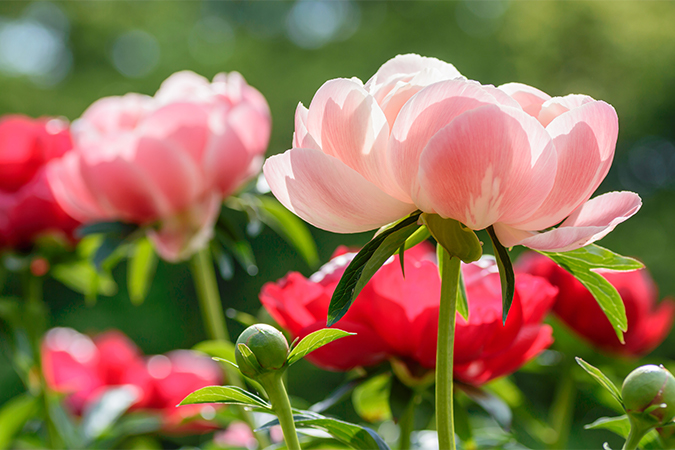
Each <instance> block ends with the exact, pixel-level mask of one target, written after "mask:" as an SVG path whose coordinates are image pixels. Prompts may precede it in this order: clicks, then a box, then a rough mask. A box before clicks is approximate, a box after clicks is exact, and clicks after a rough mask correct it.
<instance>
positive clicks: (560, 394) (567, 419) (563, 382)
mask: <svg viewBox="0 0 675 450" xmlns="http://www.w3.org/2000/svg"><path fill="white" fill-rule="evenodd" d="M563 364H564V366H563V368H562V373H561V374H560V375H561V376H560V381H559V382H558V385H557V387H556V392H555V397H554V399H553V404H552V405H551V409H550V411H549V424H550V425H551V427H552V428H553V429H554V430H555V432H556V439H555V441H554V442H551V443H550V444H549V445H548V448H550V449H556V448H567V439H568V437H569V432H570V426H571V424H572V415H573V413H574V399H575V398H576V394H577V390H576V386H575V384H574V377H573V376H572V371H571V369H572V366H571V364H570V363H569V362H568V361H565V362H564V363H563Z"/></svg>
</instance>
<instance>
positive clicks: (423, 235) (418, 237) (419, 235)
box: [405, 225, 431, 250]
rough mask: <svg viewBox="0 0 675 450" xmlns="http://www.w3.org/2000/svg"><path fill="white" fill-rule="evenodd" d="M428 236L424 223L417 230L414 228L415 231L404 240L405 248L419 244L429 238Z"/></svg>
mask: <svg viewBox="0 0 675 450" xmlns="http://www.w3.org/2000/svg"><path fill="white" fill-rule="evenodd" d="M429 237H431V233H430V232H429V228H427V226H426V225H422V226H421V227H419V228H418V229H417V230H415V232H414V233H413V234H411V235H410V237H409V238H408V239H406V240H405V249H406V250H408V249H409V248H413V247H414V246H416V245H417V244H420V243H422V242H423V241H426V240H427V239H429Z"/></svg>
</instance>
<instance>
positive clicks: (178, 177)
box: [49, 71, 271, 261]
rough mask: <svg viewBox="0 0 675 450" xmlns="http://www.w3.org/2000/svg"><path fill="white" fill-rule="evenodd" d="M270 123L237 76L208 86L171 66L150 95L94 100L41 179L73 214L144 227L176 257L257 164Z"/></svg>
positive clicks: (189, 248)
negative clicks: (170, 72) (65, 150)
mask: <svg viewBox="0 0 675 450" xmlns="http://www.w3.org/2000/svg"><path fill="white" fill-rule="evenodd" d="M270 126H271V119H270V113H269V108H268V106H267V103H266V101H265V99H264V97H263V96H262V95H261V94H260V93H259V92H258V91H257V90H256V89H254V88H252V87H251V86H249V85H247V84H246V82H245V81H244V79H243V77H242V76H241V75H239V74H238V73H236V72H233V73H230V74H228V75H226V74H219V75H216V77H215V78H214V80H213V83H209V82H208V80H206V79H205V78H203V77H201V76H199V75H197V74H195V73H192V72H187V71H185V72H178V73H175V74H173V75H172V76H171V77H169V78H168V79H167V80H166V81H164V83H163V84H162V86H161V87H160V89H159V90H158V91H157V93H156V94H155V96H154V97H148V96H144V95H139V94H127V95H125V96H123V97H107V98H103V99H100V100H98V101H96V102H94V104H92V105H91V106H90V107H89V108H88V109H87V110H86V111H85V112H84V114H83V115H82V117H81V118H80V119H78V120H77V121H76V122H75V123H74V124H73V137H74V145H75V148H74V150H73V151H71V152H69V153H68V154H67V155H66V156H65V157H64V159H63V161H61V162H60V163H58V164H54V165H52V167H50V171H49V182H50V185H51V188H52V190H53V192H54V195H55V196H56V198H57V200H58V201H59V203H60V204H61V205H62V206H63V208H64V209H65V210H66V211H68V213H69V214H71V215H72V216H73V217H76V218H78V219H79V220H81V221H84V222H90V221H107V220H121V221H125V222H131V223H136V224H139V225H152V227H153V228H152V230H151V231H150V232H149V236H150V238H151V239H152V241H153V242H154V244H155V246H156V248H157V250H158V252H159V253H160V255H161V256H162V257H163V258H164V259H167V260H170V261H176V260H180V259H185V258H187V257H189V256H190V255H191V254H192V253H194V252H195V251H196V250H197V249H199V248H201V247H202V246H204V245H205V244H206V242H208V240H209V239H210V237H211V234H212V228H213V223H214V222H215V220H216V217H217V214H218V212H219V210H220V204H221V202H222V200H223V198H224V197H227V196H228V195H230V194H232V193H233V192H234V191H235V190H236V189H237V188H238V187H239V186H241V185H242V183H244V182H246V181H247V180H248V179H250V178H251V177H252V176H253V175H255V174H256V173H257V171H258V170H259V169H260V165H261V164H262V158H263V154H264V152H265V149H266V147H267V142H268V140H269V135H270Z"/></svg>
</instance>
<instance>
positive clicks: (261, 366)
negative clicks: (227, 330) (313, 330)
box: [234, 324, 288, 378]
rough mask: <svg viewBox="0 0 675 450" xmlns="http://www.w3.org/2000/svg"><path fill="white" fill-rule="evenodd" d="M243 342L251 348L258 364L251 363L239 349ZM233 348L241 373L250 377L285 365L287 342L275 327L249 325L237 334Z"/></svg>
mask: <svg viewBox="0 0 675 450" xmlns="http://www.w3.org/2000/svg"><path fill="white" fill-rule="evenodd" d="M240 344H244V345H245V346H246V347H248V348H249V350H251V352H252V353H253V355H254V356H255V357H256V359H257V361H258V366H257V367H256V365H255V364H252V363H251V361H250V360H249V359H247V358H246V357H245V356H244V355H243V354H242V352H241V350H240V349H239V345H240ZM236 346H237V348H236V349H235V353H234V354H235V358H236V360H237V365H238V366H239V370H240V371H241V373H243V374H244V375H246V376H247V377H250V378H257V377H258V375H261V374H264V373H266V372H272V371H276V370H279V369H281V368H283V367H284V366H285V365H286V358H287V356H288V342H287V341H286V338H285V337H284V335H283V334H282V333H281V332H280V331H279V330H277V329H276V328H274V327H272V326H270V325H265V324H256V325H251V326H250V327H248V328H247V329H245V330H244V332H243V333H241V334H240V335H239V338H238V339H237V344H236Z"/></svg>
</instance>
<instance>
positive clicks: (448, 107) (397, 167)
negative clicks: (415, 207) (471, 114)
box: [387, 80, 496, 196]
mask: <svg viewBox="0 0 675 450" xmlns="http://www.w3.org/2000/svg"><path fill="white" fill-rule="evenodd" d="M494 103H496V100H495V98H494V96H492V95H491V94H490V93H489V92H487V91H486V90H484V89H483V88H482V86H481V85H480V84H479V83H476V82H475V81H465V80H449V81H442V82H439V83H435V84H432V85H430V86H427V87H426V88H424V89H422V90H421V91H420V92H418V93H417V94H415V95H414V96H413V97H411V98H410V100H408V102H407V103H406V104H405V105H404V106H403V108H401V112H400V113H399V114H398V117H397V118H396V122H395V123H394V126H393V127H392V131H391V138H390V140H389V150H388V152H387V156H388V158H389V162H390V164H391V170H392V172H393V176H394V179H395V181H396V182H397V183H398V185H399V186H400V187H401V189H402V190H403V191H404V192H405V193H407V194H408V195H410V196H412V195H414V191H416V190H417V171H418V166H419V158H420V154H421V153H422V150H424V147H425V146H426V144H427V142H428V141H429V139H431V137H432V136H433V135H435V134H436V133H437V132H438V131H439V130H440V129H441V128H443V127H445V126H446V125H447V124H448V123H450V122H451V121H452V120H453V119H454V118H455V117H457V116H459V115H460V114H462V113H463V112H465V111H468V110H471V109H474V108H477V107H479V106H482V105H486V104H494Z"/></svg>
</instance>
